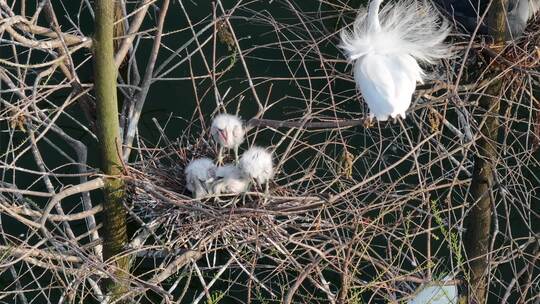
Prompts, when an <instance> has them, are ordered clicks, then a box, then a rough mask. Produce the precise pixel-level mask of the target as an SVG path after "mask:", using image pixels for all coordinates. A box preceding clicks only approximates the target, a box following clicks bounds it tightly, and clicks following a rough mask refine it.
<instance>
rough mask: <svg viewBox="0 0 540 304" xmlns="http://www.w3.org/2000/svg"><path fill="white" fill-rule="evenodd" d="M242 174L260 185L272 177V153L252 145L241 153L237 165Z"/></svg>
mask: <svg viewBox="0 0 540 304" xmlns="http://www.w3.org/2000/svg"><path fill="white" fill-rule="evenodd" d="M238 167H239V168H240V170H241V171H242V174H244V175H245V176H247V177H249V179H251V180H254V181H255V182H256V183H257V184H259V185H262V184H265V183H267V182H268V181H270V180H271V179H272V178H273V177H274V164H273V162H272V154H271V153H270V152H268V151H266V149H264V148H261V147H256V146H253V147H251V148H249V149H248V150H247V151H246V152H244V153H243V154H242V157H241V158H240V163H239V165H238Z"/></svg>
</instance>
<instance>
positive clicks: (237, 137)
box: [210, 114, 244, 149]
mask: <svg viewBox="0 0 540 304" xmlns="http://www.w3.org/2000/svg"><path fill="white" fill-rule="evenodd" d="M210 134H211V135H212V137H213V138H214V140H215V141H216V142H217V143H218V144H220V145H221V146H223V147H225V148H229V149H230V148H234V147H237V146H239V145H240V144H241V143H242V142H243V141H244V127H243V126H242V120H241V119H240V118H239V117H238V116H235V115H230V114H219V115H217V116H216V117H214V120H213V121H212V126H211V127H210Z"/></svg>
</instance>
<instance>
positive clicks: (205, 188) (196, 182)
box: [184, 158, 216, 198]
mask: <svg viewBox="0 0 540 304" xmlns="http://www.w3.org/2000/svg"><path fill="white" fill-rule="evenodd" d="M184 173H185V175H186V188H187V189H188V190H189V191H191V192H192V193H193V195H194V197H195V198H199V197H201V196H204V195H206V194H210V193H211V191H209V186H210V184H211V183H212V182H213V181H214V179H215V176H216V165H214V162H213V161H212V160H211V159H209V158H199V159H194V160H192V161H191V162H189V164H188V165H187V166H186V169H185V170H184Z"/></svg>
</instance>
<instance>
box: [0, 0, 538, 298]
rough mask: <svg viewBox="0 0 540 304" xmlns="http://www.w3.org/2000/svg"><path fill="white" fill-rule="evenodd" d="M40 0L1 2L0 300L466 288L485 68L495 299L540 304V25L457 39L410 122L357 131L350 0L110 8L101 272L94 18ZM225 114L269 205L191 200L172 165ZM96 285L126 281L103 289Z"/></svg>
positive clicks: (203, 149) (258, 198) (490, 275)
mask: <svg viewBox="0 0 540 304" xmlns="http://www.w3.org/2000/svg"><path fill="white" fill-rule="evenodd" d="M51 3H53V2H49V1H41V2H39V3H38V4H37V5H36V6H35V7H28V6H27V4H25V2H24V1H22V2H17V1H15V4H13V5H11V4H9V5H8V3H6V2H5V1H3V0H0V16H1V20H0V35H2V37H1V38H2V39H1V40H0V48H1V49H2V56H1V57H0V80H1V87H0V94H1V95H0V97H1V98H0V103H1V108H0V121H1V125H2V134H1V135H0V136H2V141H1V145H2V148H1V150H0V151H2V157H1V161H0V168H1V171H0V172H1V173H2V180H1V182H0V183H1V184H0V208H1V214H2V216H1V218H0V219H1V223H0V232H1V235H0V239H1V241H0V249H1V250H2V254H1V257H2V258H1V259H0V261H1V262H0V263H1V264H0V265H2V267H0V270H1V271H2V275H1V276H0V278H1V280H0V284H2V291H1V292H0V296H1V297H2V298H3V299H5V301H8V302H15V301H17V302H20V303H31V302H60V301H63V302H69V303H72V302H73V303H75V302H80V301H84V300H88V301H91V300H92V301H97V302H100V303H111V302H119V301H123V300H131V301H134V302H152V303H172V302H177V303H192V302H194V303H199V302H201V301H206V302H208V303H216V302H218V301H220V300H222V299H228V300H232V301H234V300H236V301H240V302H265V303H269V302H272V303H281V302H284V303H293V302H295V303H296V302H301V303H310V302H321V303H327V302H329V303H355V302H356V303H362V302H370V301H371V302H374V303H383V302H392V303H396V302H399V301H406V300H407V299H410V298H411V297H412V295H414V293H415V290H416V289H417V288H418V287H419V286H420V285H423V284H426V283H428V282H432V281H435V280H439V279H441V278H443V277H445V276H446V275H450V276H451V277H452V278H453V280H452V281H451V282H450V283H448V284H458V285H459V286H460V289H461V291H462V293H465V292H466V287H467V286H468V285H469V283H471V282H470V277H468V275H467V269H468V267H469V262H470V259H469V258H468V257H467V254H466V252H465V240H464V234H465V233H466V226H465V221H464V219H465V218H466V217H467V215H468V214H469V213H470V210H471V208H472V207H473V206H474V200H473V199H472V196H471V177H472V175H473V171H474V161H475V156H476V155H478V141H479V139H480V138H482V136H483V135H482V133H481V130H482V127H483V125H484V124H485V120H486V111H485V110H483V109H482V108H481V107H479V106H478V102H479V100H480V99H481V98H482V97H483V96H487V95H488V93H487V92H489V91H486V90H487V88H488V87H489V86H490V84H491V83H492V82H493V81H495V80H500V81H501V83H502V85H501V87H500V89H499V90H498V91H497V92H496V94H493V93H489V96H490V97H496V98H497V99H498V101H499V105H500V110H499V114H498V116H497V118H498V120H499V122H500V127H499V130H498V138H497V141H496V142H494V141H491V142H489V144H490V145H493V146H494V147H495V148H496V151H498V157H496V159H494V160H493V161H494V164H495V168H496V170H495V171H494V172H493V180H494V181H495V182H494V184H492V185H490V186H489V192H488V193H486V194H485V195H489V196H491V197H492V198H493V200H492V201H493V202H494V203H493V206H492V215H491V216H492V223H493V224H492V227H491V237H490V246H489V250H488V256H487V257H485V258H487V260H488V268H487V269H486V277H487V280H488V282H489V297H490V299H491V300H493V301H495V302H501V303H504V302H521V303H535V301H538V294H539V290H538V286H539V284H538V283H539V275H540V271H539V270H540V269H539V268H538V258H539V257H540V256H539V249H538V245H539V235H538V232H537V226H535V225H537V224H535V223H536V222H537V221H538V217H539V216H538V211H537V209H538V208H536V205H537V204H538V180H539V178H540V176H539V175H538V172H537V168H538V166H539V162H538V160H539V159H538V152H537V148H538V142H539V140H540V120H539V118H538V117H539V116H538V111H539V108H540V107H539V102H538V87H539V69H538V67H539V64H540V54H539V53H538V48H537V45H538V44H537V43H534V41H536V42H538V41H539V39H540V31H539V28H538V26H537V25H538V23H537V24H532V25H531V26H529V28H528V32H527V33H526V36H525V38H522V39H520V40H516V41H514V43H512V44H509V45H507V46H506V47H505V49H504V50H497V49H493V48H491V47H490V46H489V45H486V44H483V43H481V42H474V43H469V41H468V40H466V39H465V38H466V37H465V38H464V37H462V36H458V35H455V36H454V37H452V39H453V41H454V42H455V49H456V56H454V57H453V58H452V59H451V60H448V61H445V62H442V63H441V64H440V65H439V66H438V67H436V68H435V69H434V70H432V71H430V78H431V81H430V82H429V83H427V84H426V85H422V86H419V87H418V89H417V92H416V95H415V97H414V100H413V104H412V107H411V109H410V111H409V112H408V113H407V119H406V120H403V121H399V123H395V124H393V123H379V124H376V125H374V126H371V127H369V128H365V127H364V126H363V123H362V120H363V118H364V117H366V110H367V109H366V108H365V106H364V104H363V103H362V102H361V96H360V95H359V94H358V93H357V91H356V90H355V88H354V81H353V79H352V77H351V75H350V66H348V65H347V62H346V61H345V60H344V59H343V56H342V55H340V53H339V50H338V49H337V47H336V44H337V43H338V40H339V39H338V36H339V35H338V34H337V33H338V31H339V29H341V27H343V26H345V25H346V24H348V23H349V22H351V21H352V20H353V18H354V16H355V7H352V4H351V6H349V5H344V4H336V3H327V2H318V3H316V4H310V5H308V4H303V3H301V2H299V1H297V2H293V1H289V0H281V1H273V2H271V3H266V2H264V3H256V2H250V1H237V2H235V3H234V4H232V5H229V6H227V5H226V4H224V3H222V2H220V1H217V2H216V3H215V4H214V5H211V4H210V3H207V4H198V5H197V6H196V5H194V4H193V3H187V2H186V1H174V2H171V3H169V2H168V1H163V2H160V1H153V0H149V1H139V2H137V3H135V4H134V3H126V2H124V1H121V2H120V4H121V10H119V12H121V13H122V14H121V15H120V16H118V18H117V23H120V22H121V23H123V24H124V27H125V34H124V35H123V36H120V37H117V39H118V41H119V43H118V47H117V50H116V55H115V62H116V64H117V66H118V67H119V69H120V73H119V78H118V93H119V96H120V99H121V100H122V102H121V107H120V110H121V114H120V117H119V119H120V126H121V129H122V134H120V135H119V138H120V139H121V140H119V142H121V143H122V147H121V148H120V149H121V151H120V150H119V151H118V153H119V155H122V157H123V164H122V166H123V167H122V172H123V174H122V178H123V180H124V181H125V184H126V189H127V191H126V193H127V194H128V195H127V196H126V197H125V201H124V205H125V210H126V213H127V215H128V219H129V220H128V227H129V228H128V233H129V243H128V244H125V246H124V250H123V252H122V254H121V256H118V257H117V258H122V257H125V256H128V257H129V260H130V269H129V272H128V273H126V274H125V275H122V276H116V275H115V274H116V273H118V271H117V269H112V267H114V266H112V265H114V264H112V263H110V261H103V258H102V252H103V247H102V245H103V244H102V241H101V238H102V234H101V233H102V230H101V228H102V219H101V217H102V209H103V208H102V196H101V193H100V191H99V189H100V187H102V185H103V180H104V179H106V178H107V176H104V175H103V174H101V173H100V172H99V170H98V169H96V168H98V167H99V166H98V163H97V162H98V160H97V157H96V151H97V146H98V145H99V143H98V142H97V137H96V133H95V132H96V125H95V110H94V108H95V104H94V95H93V81H92V79H91V76H90V75H92V73H91V70H92V66H91V60H92V53H91V48H92V40H91V39H90V38H89V37H90V34H88V33H89V30H88V25H87V23H88V22H89V20H90V21H91V20H92V18H93V17H92V16H93V11H92V7H91V6H90V5H89V4H88V1H81V3H76V4H74V3H71V2H69V3H68V2H67V1H65V2H63V3H62V5H60V4H54V5H52V4H51ZM537 20H538V19H537ZM143 110H144V111H143ZM223 111H227V112H230V113H238V114H240V115H241V116H242V117H243V118H244V119H245V120H246V121H247V122H248V123H249V128H248V129H249V130H248V133H247V141H246V142H245V143H244V144H243V145H242V146H241V149H242V150H245V149H247V148H248V147H250V146H252V145H254V144H255V143H258V144H263V145H264V146H270V147H271V149H272V150H273V152H274V155H276V158H275V159H274V161H275V163H276V169H277V173H276V178H275V181H274V182H273V183H272V184H271V185H270V191H269V194H268V195H265V194H264V193H263V192H262V191H260V189H257V188H252V189H251V190H250V191H249V192H247V193H245V194H244V195H238V196H231V195H229V196H226V195H223V196H219V197H208V198H205V199H202V200H194V199H191V198H190V193H189V192H188V191H187V190H185V183H184V177H183V175H182V172H183V169H184V166H185V165H186V164H187V163H188V162H189V161H190V160H191V159H192V158H194V157H198V156H201V155H205V156H207V155H212V156H213V155H215V153H217V150H216V147H215V146H214V144H213V143H212V142H207V141H205V140H204V139H205V138H209V136H208V131H209V121H210V119H211V118H212V117H213V116H214V115H215V114H216V113H219V112H223ZM535 153H536V154H535ZM535 204H536V205H535ZM107 280H113V281H114V280H116V281H121V283H122V284H125V285H126V286H129V288H128V290H127V292H126V293H123V294H120V295H117V294H112V293H110V292H107V290H106V284H105V282H106V281H107ZM462 287H463V288H462Z"/></svg>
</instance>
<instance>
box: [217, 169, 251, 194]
mask: <svg viewBox="0 0 540 304" xmlns="http://www.w3.org/2000/svg"><path fill="white" fill-rule="evenodd" d="M248 187H249V179H248V178H247V177H246V176H244V175H243V174H242V171H240V169H239V168H238V167H237V166H234V165H225V166H220V167H218V168H217V169H216V179H215V181H214V184H213V191H214V193H216V194H238V193H242V192H246V191H247V190H248Z"/></svg>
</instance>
